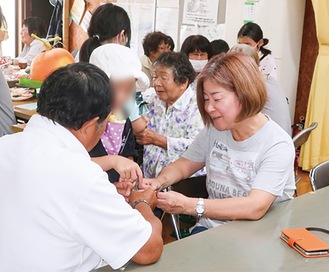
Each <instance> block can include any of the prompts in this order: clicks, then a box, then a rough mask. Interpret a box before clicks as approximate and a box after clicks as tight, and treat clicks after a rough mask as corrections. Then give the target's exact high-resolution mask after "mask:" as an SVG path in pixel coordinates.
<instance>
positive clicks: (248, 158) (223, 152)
mask: <svg viewBox="0 0 329 272" xmlns="http://www.w3.org/2000/svg"><path fill="white" fill-rule="evenodd" d="M258 155H259V154H258V153H256V152H243V151H236V150H233V149H229V148H228V147H227V145H226V144H223V143H222V142H221V141H218V140H216V141H215V143H214V147H213V149H212V151H211V152H210V159H209V170H208V180H207V190H208V193H209V197H210V198H212V199H214V198H229V197H241V196H247V195H248V194H249V192H250V190H251V186H252V182H253V180H254V178H255V176H256V169H255V164H256V160H257V157H258Z"/></svg>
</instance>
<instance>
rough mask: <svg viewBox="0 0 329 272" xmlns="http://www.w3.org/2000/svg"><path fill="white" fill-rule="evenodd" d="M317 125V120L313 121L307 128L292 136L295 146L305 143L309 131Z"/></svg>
mask: <svg viewBox="0 0 329 272" xmlns="http://www.w3.org/2000/svg"><path fill="white" fill-rule="evenodd" d="M317 126H318V123H317V122H313V123H312V124H311V125H310V126H309V127H308V128H305V129H303V130H302V131H301V132H299V133H298V134H297V135H296V136H294V137H293V138H292V141H293V142H294V146H295V148H296V149H297V148H299V147H301V146H302V145H303V144H305V143H306V142H307V140H308V138H309V137H310V134H311V132H312V131H313V130H314V129H316V127H317Z"/></svg>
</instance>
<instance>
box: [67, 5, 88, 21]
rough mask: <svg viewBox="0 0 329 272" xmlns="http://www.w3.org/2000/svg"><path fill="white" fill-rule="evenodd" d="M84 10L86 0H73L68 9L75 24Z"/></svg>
mask: <svg viewBox="0 0 329 272" xmlns="http://www.w3.org/2000/svg"><path fill="white" fill-rule="evenodd" d="M85 11H86V2H85V1H84V0H74V3H73V5H72V8H71V11H70V17H71V18H72V20H73V21H74V22H75V23H76V24H78V25H79V24H80V23H81V21H82V18H83V15H84V14H85Z"/></svg>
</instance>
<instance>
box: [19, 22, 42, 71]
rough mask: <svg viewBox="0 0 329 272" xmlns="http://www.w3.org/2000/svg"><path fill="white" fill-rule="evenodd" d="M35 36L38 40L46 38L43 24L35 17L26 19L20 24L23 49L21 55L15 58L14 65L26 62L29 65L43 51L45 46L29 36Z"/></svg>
mask: <svg viewBox="0 0 329 272" xmlns="http://www.w3.org/2000/svg"><path fill="white" fill-rule="evenodd" d="M32 34H35V35H37V36H39V37H40V38H44V37H45V36H46V28H45V25H44V22H43V21H42V20H41V19H39V18H37V17H30V18H26V19H25V20H24V21H23V23H22V30H21V38H22V43H23V44H24V48H23V51H22V53H21V54H20V55H19V56H18V57H17V58H16V60H15V63H18V62H20V61H26V62H27V64H28V65H30V64H31V63H32V61H33V59H34V58H35V57H36V56H37V55H39V54H40V53H42V52H43V51H45V46H44V44H43V43H42V42H41V41H38V40H36V39H34V38H33V37H32V36H31V35H32Z"/></svg>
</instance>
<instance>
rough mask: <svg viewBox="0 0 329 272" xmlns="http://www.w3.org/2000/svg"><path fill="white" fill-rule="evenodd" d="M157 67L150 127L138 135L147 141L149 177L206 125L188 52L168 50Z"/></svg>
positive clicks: (157, 63) (146, 163)
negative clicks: (194, 89)
mask: <svg viewBox="0 0 329 272" xmlns="http://www.w3.org/2000/svg"><path fill="white" fill-rule="evenodd" d="M154 69H155V73H154V78H153V84H154V88H155V92H156V94H155V95H154V97H153V98H152V99H151V102H150V104H149V106H150V113H149V116H148V117H149V124H148V128H147V129H146V130H145V131H144V132H142V133H139V134H137V135H136V138H137V143H139V144H141V145H144V156H143V159H144V162H143V170H144V176H145V177H147V178H152V177H155V176H156V175H158V174H159V172H160V171H161V170H162V168H164V167H165V166H167V165H168V164H170V163H171V162H173V161H175V160H177V159H178V158H179V157H180V156H181V155H182V154H183V153H184V152H185V151H186V149H187V148H188V146H189V145H190V144H191V143H192V141H193V140H194V138H195V137H196V135H197V134H198V133H199V132H200V131H201V130H202V128H203V127H204V126H203V123H202V119H201V116H200V113H199V111H198V106H197V102H196V94H195V92H194V91H193V90H192V89H191V88H190V87H189V85H190V83H191V82H192V81H193V80H194V71H193V67H192V65H191V63H190V62H189V60H188V58H187V57H186V55H184V54H182V53H174V52H167V53H164V54H162V55H161V56H160V57H159V58H158V59H157V60H156V61H155V63H154ZM200 169H202V167H201V168H200ZM200 169H199V170H200ZM198 174H202V171H201V172H199V173H198Z"/></svg>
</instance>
